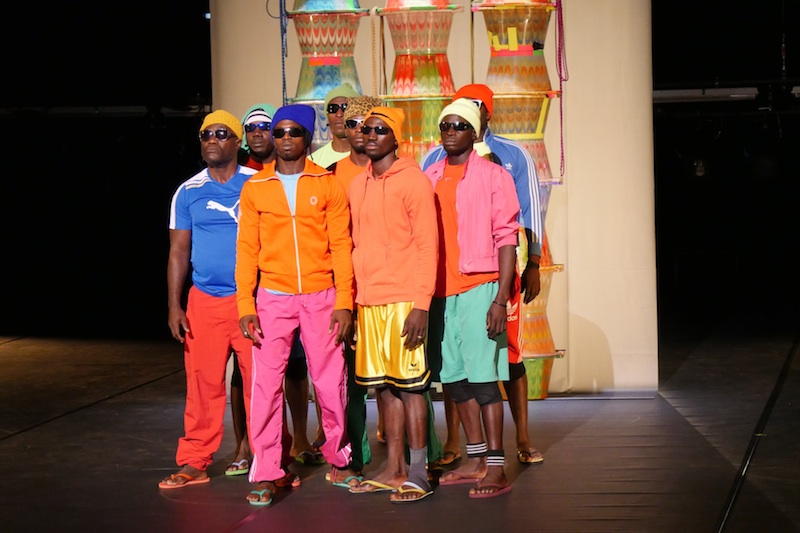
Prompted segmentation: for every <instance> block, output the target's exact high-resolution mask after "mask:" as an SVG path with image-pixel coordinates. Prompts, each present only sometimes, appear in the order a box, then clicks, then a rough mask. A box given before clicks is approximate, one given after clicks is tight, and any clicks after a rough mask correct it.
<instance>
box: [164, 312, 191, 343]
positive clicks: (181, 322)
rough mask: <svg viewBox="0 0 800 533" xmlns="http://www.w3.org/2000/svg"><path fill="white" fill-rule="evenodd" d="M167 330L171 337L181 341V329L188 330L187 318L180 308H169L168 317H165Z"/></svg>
mask: <svg viewBox="0 0 800 533" xmlns="http://www.w3.org/2000/svg"><path fill="white" fill-rule="evenodd" d="M167 324H168V325H169V330H170V332H171V333H172V338H173V339H175V340H177V341H179V342H183V340H184V338H183V335H182V334H181V331H184V332H187V333H188V332H189V320H188V319H187V318H186V313H185V312H184V310H183V309H181V308H179V307H178V308H176V309H170V310H169V317H168V318H167Z"/></svg>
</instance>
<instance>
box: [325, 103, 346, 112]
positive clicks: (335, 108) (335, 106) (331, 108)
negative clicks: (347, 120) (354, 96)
mask: <svg viewBox="0 0 800 533" xmlns="http://www.w3.org/2000/svg"><path fill="white" fill-rule="evenodd" d="M340 109H341V110H342V112H343V113H344V110H345V109H347V102H345V103H344V104H328V114H329V115H335V114H336V113H338V112H339V110H340Z"/></svg>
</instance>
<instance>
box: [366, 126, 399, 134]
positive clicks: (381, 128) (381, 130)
mask: <svg viewBox="0 0 800 533" xmlns="http://www.w3.org/2000/svg"><path fill="white" fill-rule="evenodd" d="M372 130H375V133H376V134H377V135H387V134H388V133H389V132H390V131H392V128H390V127H389V126H361V133H363V134H364V135H369V132H371V131H372Z"/></svg>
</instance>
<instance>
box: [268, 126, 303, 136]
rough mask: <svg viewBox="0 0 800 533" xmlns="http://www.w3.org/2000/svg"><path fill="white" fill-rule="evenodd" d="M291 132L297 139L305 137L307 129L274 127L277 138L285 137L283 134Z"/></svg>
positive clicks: (290, 134)
mask: <svg viewBox="0 0 800 533" xmlns="http://www.w3.org/2000/svg"><path fill="white" fill-rule="evenodd" d="M287 133H288V134H289V137H292V138H295V139H297V138H298V137H303V136H305V134H306V130H304V129H303V128H283V129H281V130H279V129H277V128H276V129H274V130H272V136H273V137H275V138H276V139H283V136H284V135H286V134H287Z"/></svg>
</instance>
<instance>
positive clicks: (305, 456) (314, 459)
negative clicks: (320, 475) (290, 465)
mask: <svg viewBox="0 0 800 533" xmlns="http://www.w3.org/2000/svg"><path fill="white" fill-rule="evenodd" d="M294 460H295V461H297V462H298V463H300V464H302V465H324V464H325V463H327V461H326V460H325V457H323V456H322V452H312V451H311V450H304V451H302V452H300V453H299V454H297V456H295V458H294Z"/></svg>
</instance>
